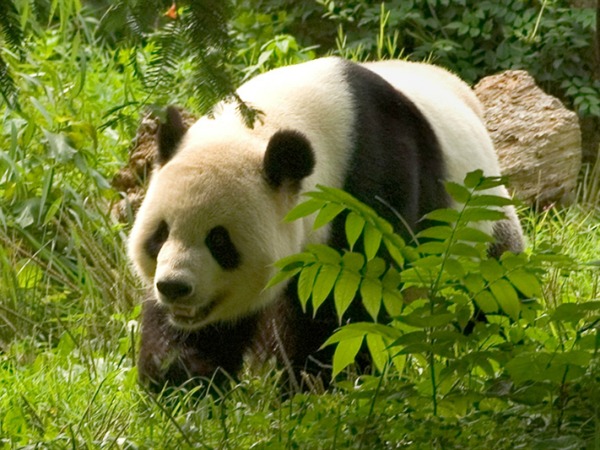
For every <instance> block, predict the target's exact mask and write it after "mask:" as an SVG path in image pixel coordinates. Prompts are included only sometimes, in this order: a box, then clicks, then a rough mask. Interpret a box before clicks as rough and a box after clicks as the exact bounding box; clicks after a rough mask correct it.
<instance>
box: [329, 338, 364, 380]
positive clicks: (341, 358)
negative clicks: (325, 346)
mask: <svg viewBox="0 0 600 450" xmlns="http://www.w3.org/2000/svg"><path fill="white" fill-rule="evenodd" d="M363 340H364V336H361V337H356V338H352V339H346V340H343V341H340V342H339V343H338V345H337V347H336V349H335V353H334V354H333V371H332V374H331V377H332V378H335V377H336V376H337V375H338V374H339V373H340V372H341V371H342V370H344V369H345V368H346V367H348V366H349V365H350V364H352V363H353V362H354V360H355V359H356V355H357V354H358V352H359V351H360V347H361V346H362V343H363Z"/></svg>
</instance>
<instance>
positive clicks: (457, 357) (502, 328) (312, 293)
mask: <svg viewBox="0 0 600 450" xmlns="http://www.w3.org/2000/svg"><path fill="white" fill-rule="evenodd" d="M501 183H503V180H502V179H501V178H497V177H496V178H488V177H484V176H483V175H482V172H481V171H476V172H473V173H470V174H468V175H467V177H466V178H465V180H464V185H460V184H457V183H453V182H448V183H446V189H447V191H448V194H449V195H450V197H451V198H452V199H453V200H454V202H455V203H456V208H452V209H442V210H436V211H433V212H431V213H429V214H427V215H426V216H425V218H426V219H427V220H429V221H432V222H434V223H435V225H434V226H432V227H429V228H426V229H424V230H422V231H421V232H419V233H418V234H417V235H416V236H415V243H410V244H407V243H405V242H404V241H403V240H402V238H401V237H400V236H399V235H397V234H395V233H394V231H393V229H392V226H391V225H390V224H389V223H388V222H386V221H385V220H383V219H382V218H380V217H378V216H377V215H376V214H375V213H374V212H373V210H372V209H371V208H369V207H368V206H366V205H364V204H362V203H360V202H358V201H357V200H356V199H354V198H352V197H351V196H349V195H348V194H346V193H344V192H342V191H339V190H336V189H331V188H326V187H320V188H319V191H317V192H312V193H309V194H308V196H309V197H310V199H309V200H308V201H307V202H305V203H302V204H300V205H299V206H298V207H296V208H295V209H294V210H292V211H291V212H290V213H289V215H288V217H287V218H288V220H295V219H297V218H300V217H305V216H308V215H310V214H314V213H317V214H316V218H315V223H314V227H315V228H319V227H321V226H323V225H325V224H327V223H329V222H331V221H332V220H333V219H334V218H335V217H337V216H338V215H339V214H342V213H344V212H346V214H347V215H346V217H345V230H346V237H347V241H348V250H346V251H344V252H342V253H340V252H338V251H336V250H334V249H331V248H329V247H327V246H324V245H312V246H309V247H308V248H307V250H306V251H305V252H303V253H301V254H298V255H294V256H290V257H288V258H285V259H283V260H281V261H280V262H278V263H277V266H278V267H279V269H280V272H279V274H278V275H277V276H276V277H275V278H274V279H273V280H272V281H271V285H272V284H276V283H278V282H281V281H283V280H286V279H289V278H291V277H293V276H297V277H298V296H299V298H300V301H301V302H302V305H303V307H306V305H307V304H308V303H309V302H310V303H311V304H312V309H313V311H316V310H317V309H318V308H319V307H320V306H321V305H322V304H323V302H325V301H333V302H334V303H335V308H336V311H337V314H338V316H339V318H340V323H342V322H343V320H342V319H343V317H344V313H345V312H346V310H347V308H348V307H349V305H350V303H351V302H353V301H360V302H361V303H362V306H363V307H364V310H365V311H366V313H367V315H366V317H369V318H370V321H366V322H355V323H349V324H346V325H343V326H341V327H340V328H339V329H338V330H337V331H336V332H335V333H334V334H333V335H332V336H331V337H330V338H329V339H328V340H327V342H325V344H324V346H327V345H334V344H335V345H336V350H335V353H334V358H333V376H334V377H335V376H336V375H338V374H339V373H340V372H341V371H342V370H344V369H345V368H346V367H347V366H349V365H350V364H352V363H353V361H354V359H355V357H356V356H357V354H358V353H359V352H360V351H361V349H362V348H364V347H365V344H366V349H367V351H368V352H369V353H370V355H371V358H372V361H373V364H374V367H375V368H376V369H377V371H379V372H380V373H383V372H385V371H386V369H387V368H388V367H390V366H395V367H396V368H397V369H398V370H399V371H400V373H403V372H404V371H406V370H409V369H408V367H409V366H412V367H413V369H414V367H419V368H420V369H419V370H421V371H422V372H423V373H424V374H425V375H426V376H423V377H422V380H421V382H420V389H421V394H426V396H428V397H429V398H430V400H431V402H430V405H431V408H432V412H433V414H434V415H437V414H438V413H439V410H440V407H441V406H440V405H442V406H444V402H446V403H449V402H448V401H447V400H448V399H452V398H453V396H456V395H458V394H461V393H462V394H465V393H467V392H471V393H473V392H474V391H475V392H477V391H478V390H479V389H477V388H476V387H477V386H478V385H481V383H485V380H492V379H495V378H496V377H498V376H501V375H506V374H507V375H508V376H509V377H510V378H511V379H512V380H513V381H514V382H515V383H523V382H526V381H527V382H529V381H537V378H535V377H536V376H537V377H539V376H540V375H532V374H531V373H528V372H527V370H526V369H525V366H523V363H524V362H525V361H528V360H529V361H535V364H537V365H538V366H540V370H541V366H544V367H543V368H544V370H541V372H537V373H544V374H546V375H541V376H542V378H543V379H544V380H550V381H552V382H554V383H559V384H560V381H561V380H559V379H557V377H559V375H564V374H565V373H566V372H569V371H571V373H578V372H581V370H585V367H586V366H587V364H589V362H590V358H591V355H592V353H590V350H591V349H590V348H588V349H587V350H583V351H581V352H579V351H576V352H573V351H570V350H569V351H565V352H563V353H561V356H560V357H556V356H555V357H553V356H552V355H553V354H554V353H553V352H556V351H557V349H556V348H553V349H552V350H551V351H549V352H545V353H544V352H537V351H533V353H532V352H531V348H530V347H528V345H526V344H524V343H523V342H524V340H525V341H529V339H526V338H527V337H529V338H530V339H533V336H535V335H536V333H535V332H532V330H534V329H535V328H534V324H536V323H537V321H539V320H542V319H541V317H540V315H539V314H538V311H539V310H540V309H541V308H542V303H541V299H542V297H543V292H542V282H541V279H542V276H543V275H544V274H545V273H546V272H547V270H548V268H549V267H550V266H552V267H561V268H562V269H563V270H566V269H568V268H570V267H571V266H572V264H573V262H572V261H571V260H570V259H569V258H567V257H564V256H560V255H558V254H556V253H554V252H551V251H549V250H550V249H547V250H546V251H540V252H538V253H536V254H527V253H523V254H519V255H515V254H511V253H505V254H503V255H502V256H501V257H500V258H498V259H496V258H493V257H490V256H488V254H487V248H488V245H489V244H490V243H491V242H492V241H493V238H492V237H491V236H490V235H489V234H487V233H486V232H485V231H483V230H482V224H485V223H490V222H494V221H497V220H502V219H504V218H505V216H504V213H503V212H502V211H501V210H500V208H501V207H503V206H506V205H509V204H511V203H512V201H511V200H509V199H506V198H503V197H498V196H495V195H491V194H489V193H488V192H486V191H487V190H488V189H490V188H493V187H496V186H498V185H500V184H501ZM361 239H362V241H361V242H362V247H363V249H364V251H363V252H355V251H353V248H354V247H355V245H356V243H357V242H359V240H361ZM382 254H387V255H389V256H388V257H387V258H383V257H382V256H381V255H382ZM589 308H590V309H594V307H593V305H592V306H590V307H589ZM577 310H578V314H577V313H574V314H575V315H576V316H577V317H578V318H579V319H583V317H584V316H585V317H588V316H589V309H587V307H585V308H582V309H581V310H579V308H577ZM478 311H480V312H483V313H484V314H485V316H486V320H485V322H477V317H476V316H477V312H478ZM554 317H560V314H558V315H556V316H554ZM588 325H589V324H588ZM529 333H531V336H529ZM546 337H549V336H546ZM538 339H539V337H538ZM538 342H539V341H538ZM572 345H573V344H572ZM533 354H535V358H534V357H533V356H532V355H533ZM502 368H505V369H506V371H504V370H502ZM553 371H554V372H553ZM552 373H554V375H551V374H552ZM425 380H426V381H425ZM482 395H483V394H482V393H481V392H479V393H478V394H477V395H476V397H477V398H481V396H482ZM450 403H451V401H450ZM444 407H445V406H444Z"/></svg>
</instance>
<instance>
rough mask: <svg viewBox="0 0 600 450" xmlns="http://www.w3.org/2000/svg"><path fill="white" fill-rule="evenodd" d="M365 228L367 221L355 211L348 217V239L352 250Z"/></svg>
mask: <svg viewBox="0 0 600 450" xmlns="http://www.w3.org/2000/svg"><path fill="white" fill-rule="evenodd" d="M364 227H365V219H363V218H362V217H361V216H360V215H358V214H356V213H355V212H354V211H352V212H350V214H348V216H347V217H346V239H347V240H348V245H349V246H350V249H352V248H353V247H354V244H356V241H358V238H359V237H360V235H361V233H362V232H363V229H364Z"/></svg>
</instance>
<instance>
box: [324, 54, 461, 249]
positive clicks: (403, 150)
mask: <svg viewBox="0 0 600 450" xmlns="http://www.w3.org/2000/svg"><path fill="white" fill-rule="evenodd" d="M345 76H346V80H347V82H348V86H349V89H350V91H351V92H352V96H353V99H354V104H355V112H356V114H355V118H354V136H353V141H354V149H353V150H352V159H351V162H350V167H349V169H348V172H347V176H346V182H345V185H344V190H345V191H347V192H348V193H350V194H352V195H353V196H355V197H356V198H358V199H359V200H361V201H362V202H364V203H366V204H368V205H369V206H371V207H372V208H374V209H375V211H377V213H378V214H379V215H381V216H382V217H384V218H385V219H387V220H388V221H389V222H391V223H392V224H393V225H395V229H396V231H397V232H399V233H400V234H401V235H402V236H403V237H404V238H405V239H407V240H408V239H410V233H408V231H407V230H406V227H405V226H404V224H403V223H401V221H400V220H399V219H398V217H397V214H399V215H400V216H402V218H403V219H404V221H405V223H407V224H408V225H409V226H410V228H411V229H412V230H413V231H414V230H418V229H420V228H422V227H423V224H421V223H419V219H421V217H423V215H425V214H426V213H428V212H430V211H432V210H434V209H437V208H442V207H446V206H448V205H449V199H448V195H447V193H446V191H445V189H444V185H443V181H444V178H445V175H446V174H445V166H444V160H443V154H442V149H441V147H440V144H439V142H438V140H437V137H436V136H435V133H434V131H433V129H432V128H431V125H430V124H429V122H428V121H427V119H426V118H425V116H424V115H423V114H422V113H421V111H419V110H418V109H417V107H416V106H415V105H414V103H412V101H410V100H409V99H408V98H407V97H406V96H404V95H402V94H401V93H400V92H398V91H397V90H396V89H394V87H393V86H392V85H390V84H389V83H388V82H387V81H385V80H384V79H383V78H381V77H380V76H378V75H377V74H375V73H373V72H371V71H370V70H368V69H365V68H364V67H361V66H359V65H356V64H353V63H350V62H345ZM386 204H387V205H386ZM388 205H389V206H388ZM390 207H391V208H390ZM392 208H393V209H392ZM335 228H336V230H335V231H334V239H333V241H332V244H333V245H334V246H336V247H340V246H341V245H343V244H342V243H341V242H340V241H339V237H340V236H338V235H339V234H340V233H342V234H341V237H343V236H344V235H343V231H344V230H343V228H342V224H341V223H340V222H339V221H338V223H336V224H335Z"/></svg>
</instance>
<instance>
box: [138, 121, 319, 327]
mask: <svg viewBox="0 0 600 450" xmlns="http://www.w3.org/2000/svg"><path fill="white" fill-rule="evenodd" d="M271 141H272V142H271ZM271 141H268V142H264V143H249V142H226V143H219V144H216V143H211V144H210V145H209V146H208V147H209V148H206V149H204V148H198V147H197V146H192V147H185V145H184V147H183V149H182V151H180V152H178V153H177V154H176V155H175V156H174V157H173V159H172V160H170V161H169V162H168V163H166V164H165V165H164V166H163V167H161V168H159V169H158V170H157V171H156V172H155V173H154V175H153V177H152V181H151V183H150V186H149V188H148V192H147V193H146V197H145V199H144V203H143V204H142V207H141V208H140V210H139V212H138V215H137V218H136V222H135V224H134V227H133V230H132V233H131V236H130V242H129V254H130V258H131V260H132V261H133V263H134V266H135V268H136V269H137V272H138V273H139V274H140V275H141V277H142V278H143V279H144V280H145V281H146V282H147V284H148V285H151V286H152V288H153V290H154V294H155V295H154V296H155V298H156V299H157V301H158V302H159V303H161V304H162V305H164V306H165V307H166V308H167V311H168V312H169V315H170V318H171V321H172V323H173V324H174V325H175V326H177V327H179V328H182V329H188V330H195V329H199V328H201V327H204V326H206V325H209V324H211V323H214V322H218V321H233V320H235V319H236V318H239V317H242V316H245V315H248V314H250V313H252V312H255V311H257V310H258V309H260V308H261V307H263V306H265V305H266V304H268V303H269V302H270V301H272V300H273V299H274V298H275V297H277V296H278V295H279V291H278V290H276V289H270V290H265V289H264V287H265V285H266V284H267V282H268V280H269V279H270V278H271V277H272V276H273V275H274V270H275V269H274V267H273V263H274V262H276V261H277V260H279V259H281V258H283V257H285V256H287V255H290V254H293V253H296V252H298V251H300V250H301V249H302V246H303V243H304V241H305V237H306V235H307V234H308V231H307V230H306V227H305V226H304V225H303V224H302V223H286V222H284V221H283V218H284V216H285V214H286V213H287V211H289V209H290V208H291V207H292V206H293V205H294V204H295V202H296V201H297V199H298V195H297V194H298V190H299V185H300V183H301V180H302V178H304V177H305V176H307V175H309V174H310V172H311V170H312V165H314V160H313V159H311V158H312V153H311V150H310V145H309V144H308V142H307V141H306V139H305V138H303V136H302V135H300V134H299V133H296V132H283V133H275V135H274V136H273V137H272V139H271ZM248 146H250V148H252V147H253V146H254V147H257V146H258V147H262V152H259V151H258V150H257V151H256V152H252V151H248ZM265 147H266V148H267V150H266V151H265ZM236 148H237V150H236ZM286 149H290V150H289V151H290V152H292V153H293V154H294V155H296V156H297V157H296V158H290V156H289V154H287V153H286ZM303 150H306V151H303ZM228 155H229V156H228ZM234 155H235V156H234ZM291 174H294V175H291ZM280 289H281V288H280Z"/></svg>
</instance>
